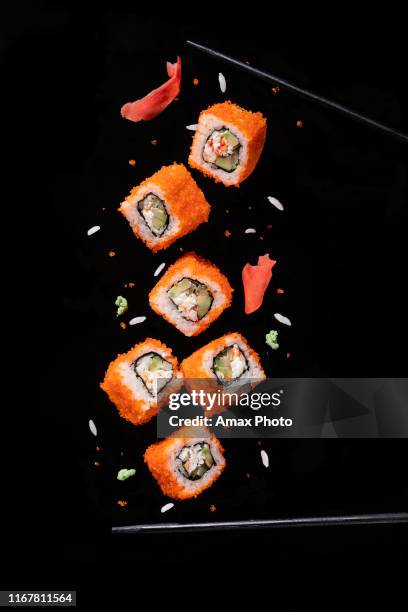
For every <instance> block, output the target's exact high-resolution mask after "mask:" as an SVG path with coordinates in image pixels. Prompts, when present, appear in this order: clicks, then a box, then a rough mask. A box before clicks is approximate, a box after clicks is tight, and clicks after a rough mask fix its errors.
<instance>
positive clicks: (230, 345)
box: [180, 333, 266, 414]
mask: <svg viewBox="0 0 408 612" xmlns="http://www.w3.org/2000/svg"><path fill="white" fill-rule="evenodd" d="M180 369H181V371H182V373H183V377H184V384H185V386H186V388H187V390H188V391H190V392H191V391H193V390H195V391H197V392H200V390H203V391H205V392H206V393H213V394H214V402H213V403H212V405H211V410H210V406H209V405H207V403H204V404H201V405H202V407H203V408H205V409H206V410H208V411H209V414H211V413H212V412H219V411H221V410H224V409H228V408H229V407H231V406H233V405H235V403H236V401H235V400H234V399H233V398H234V397H235V395H236V396H237V398H238V396H239V395H240V394H241V393H243V392H245V391H248V390H250V389H251V388H253V387H255V386H256V385H258V384H259V383H260V382H261V381H262V380H265V378H266V375H265V372H264V370H263V368H262V365H261V362H260V359H259V355H258V354H257V353H256V352H255V351H254V350H252V349H251V347H250V346H249V344H248V342H247V341H246V340H245V338H244V337H243V336H241V334H238V333H229V334H226V335H225V336H222V337H221V338H217V339H216V340H213V341H212V342H210V343H209V344H206V345H205V346H203V347H202V348H200V349H198V350H197V351H195V352H194V353H192V354H191V355H190V356H189V357H187V358H186V359H184V361H182V362H181V364H180ZM218 391H219V392H220V393H218ZM223 394H224V395H223ZM228 398H232V400H231V403H230V404H229V403H228V401H229V399H228Z"/></svg>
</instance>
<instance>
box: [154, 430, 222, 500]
mask: <svg viewBox="0 0 408 612" xmlns="http://www.w3.org/2000/svg"><path fill="white" fill-rule="evenodd" d="M191 432H192V433H193V434H194V437H191ZM197 434H199V435H197ZM201 434H202V435H201ZM223 452H224V449H223V447H222V446H221V443H220V441H219V440H218V439H217V438H216V437H215V436H214V434H210V432H209V431H208V430H207V429H205V428H201V430H200V428H192V429H191V430H190V435H189V430H188V429H187V428H186V429H185V430H179V431H178V432H177V433H176V434H173V435H172V436H170V437H168V438H166V439H165V440H161V441H160V442H155V444H152V445H151V446H149V448H148V449H147V450H146V452H145V454H144V460H145V463H146V464H147V467H148V468H149V470H150V471H151V473H152V475H153V477H154V478H155V479H156V480H157V483H158V485H159V487H160V488H161V490H162V492H163V493H164V495H168V497H171V498H172V499H189V498H191V497H197V495H199V494H200V493H202V492H203V491H204V490H205V489H208V487H210V486H211V485H212V484H213V482H215V481H216V480H217V478H219V476H220V475H221V473H222V471H223V470H224V468H225V465H226V461H225V458H224V455H223Z"/></svg>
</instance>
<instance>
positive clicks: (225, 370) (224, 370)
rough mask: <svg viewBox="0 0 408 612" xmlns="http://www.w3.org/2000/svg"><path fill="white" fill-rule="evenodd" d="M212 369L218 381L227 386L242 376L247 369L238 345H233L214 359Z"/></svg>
mask: <svg viewBox="0 0 408 612" xmlns="http://www.w3.org/2000/svg"><path fill="white" fill-rule="evenodd" d="M213 369H214V372H215V375H216V377H217V378H218V380H219V381H220V382H221V383H223V384H228V383H229V382H233V381H234V380H238V379H239V378H240V377H241V376H242V374H243V373H244V372H245V370H247V369H248V362H247V360H246V357H245V355H244V353H243V352H242V351H241V349H240V348H239V346H238V344H233V345H232V346H229V347H228V348H226V349H223V350H222V351H221V352H220V353H218V355H216V357H214V361H213Z"/></svg>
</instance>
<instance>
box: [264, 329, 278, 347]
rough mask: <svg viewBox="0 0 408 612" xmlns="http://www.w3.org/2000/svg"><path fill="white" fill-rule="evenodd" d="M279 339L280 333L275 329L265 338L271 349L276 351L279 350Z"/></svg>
mask: <svg viewBox="0 0 408 612" xmlns="http://www.w3.org/2000/svg"><path fill="white" fill-rule="evenodd" d="M277 339H278V332H277V331H276V330H274V329H271V331H270V332H269V334H266V336H265V341H266V344H267V345H268V346H270V347H271V349H273V350H276V349H278V348H279V344H278V343H277Z"/></svg>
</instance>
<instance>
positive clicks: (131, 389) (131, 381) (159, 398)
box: [101, 338, 183, 425]
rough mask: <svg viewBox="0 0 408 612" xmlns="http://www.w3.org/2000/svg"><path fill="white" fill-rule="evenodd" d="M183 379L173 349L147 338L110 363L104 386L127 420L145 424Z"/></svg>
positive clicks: (102, 384)
mask: <svg viewBox="0 0 408 612" xmlns="http://www.w3.org/2000/svg"><path fill="white" fill-rule="evenodd" d="M182 382H183V381H182V374H181V372H180V371H179V369H178V364H177V359H176V358H175V357H173V355H172V354H171V351H170V349H169V348H167V346H166V345H165V344H163V343H162V342H159V340H153V338H146V340H145V341H144V342H140V343H139V344H136V346H134V347H133V348H132V349H131V350H130V351H128V352H127V353H125V354H123V355H118V356H117V357H116V359H115V360H114V361H112V362H111V363H110V364H109V367H108V369H107V371H106V374H105V379H104V381H103V383H101V388H102V389H103V390H104V391H105V392H106V393H107V394H108V397H109V399H110V400H111V401H112V402H113V403H114V404H115V406H116V408H117V409H118V410H119V413H120V415H121V416H122V417H123V418H124V419H127V420H128V421H130V422H131V423H133V424H134V425H141V424H142V423H146V422H147V421H150V419H151V418H152V417H154V416H155V415H156V414H157V411H158V409H159V408H160V407H161V406H163V405H164V404H165V403H166V402H167V400H168V397H169V395H170V393H175V392H177V390H178V389H179V388H180V387H181V385H182Z"/></svg>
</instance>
